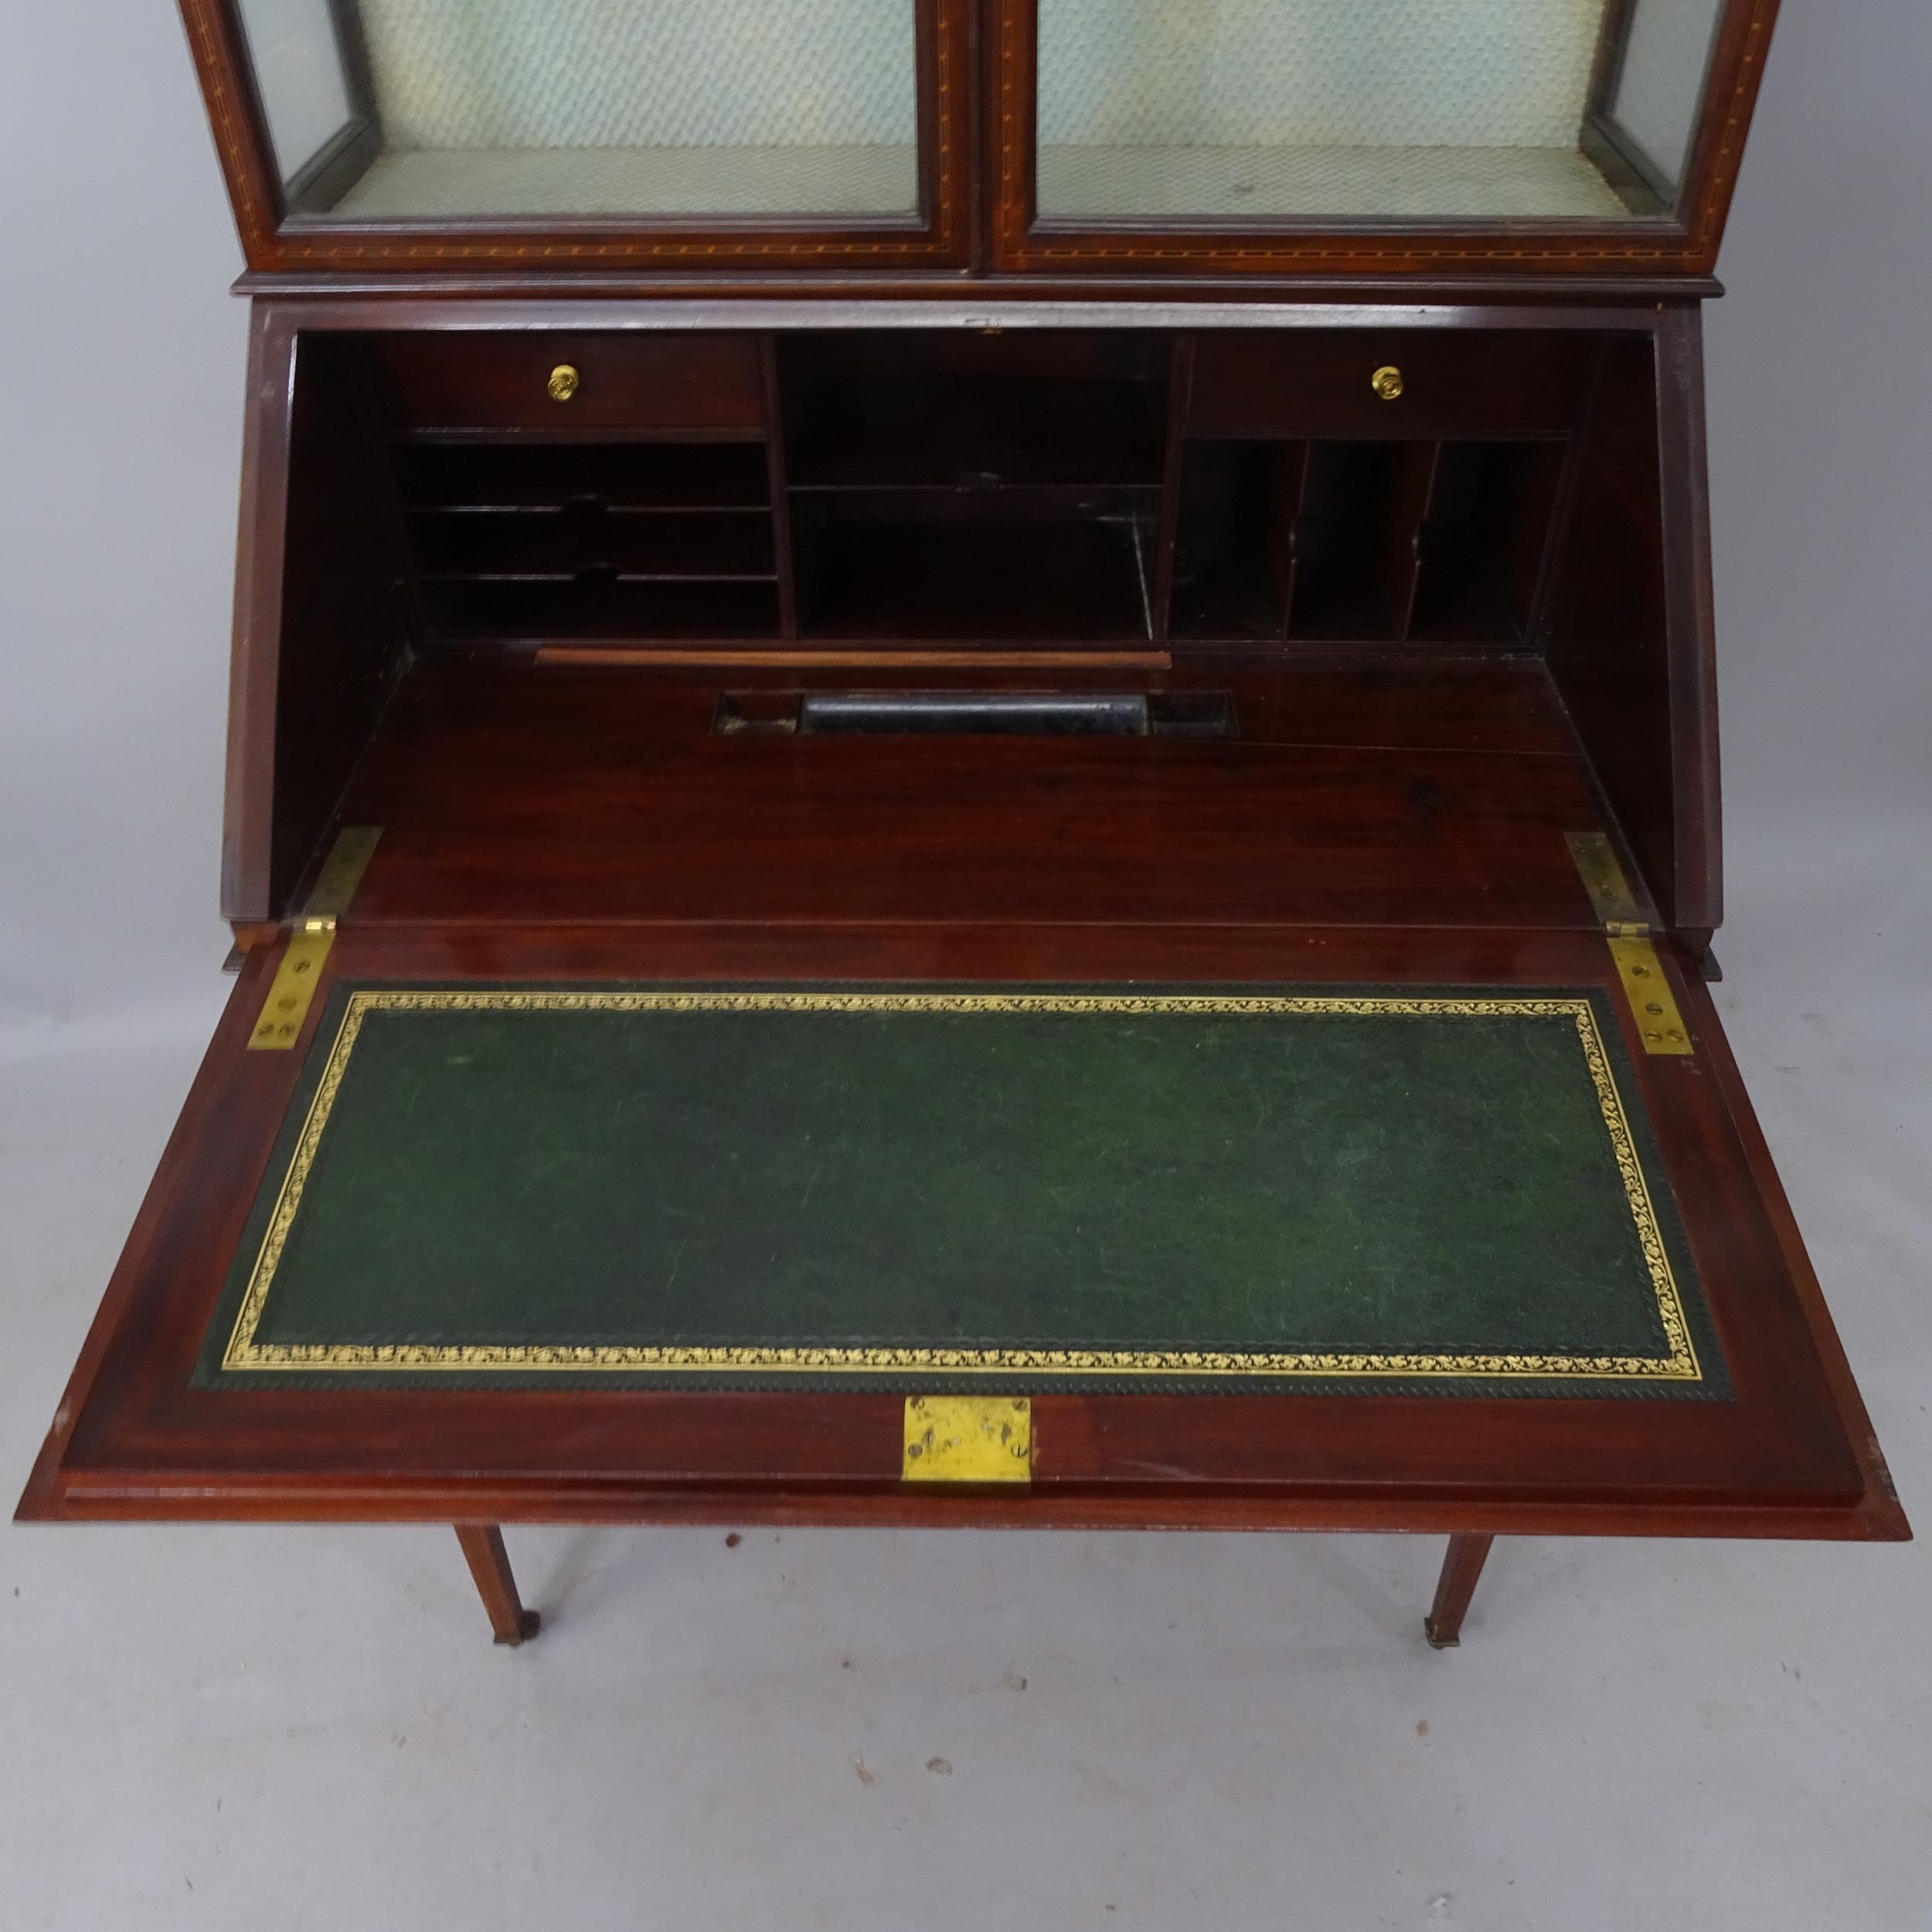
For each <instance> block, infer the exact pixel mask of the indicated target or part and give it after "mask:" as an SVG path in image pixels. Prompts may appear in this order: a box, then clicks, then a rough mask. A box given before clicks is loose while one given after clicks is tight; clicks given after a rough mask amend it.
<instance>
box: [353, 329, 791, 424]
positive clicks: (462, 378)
mask: <svg viewBox="0 0 1932 1932" xmlns="http://www.w3.org/2000/svg"><path fill="white" fill-rule="evenodd" d="M373 354H374V356H375V359H376V367H377V369H378V371H379V376H380V378H381V381H382V384H383V389H385V391H386V394H387V397H388V403H389V411H390V415H391V419H392V420H393V422H394V423H396V426H397V427H400V428H401V429H403V430H556V431H558V432H560V433H563V434H571V433H573V432H576V431H580V430H598V431H604V432H608V431H611V430H638V431H640V432H643V433H647V434H648V433H657V434H672V435H680V434H706V433H710V434H738V435H757V434H759V433H760V431H761V430H763V428H764V413H765V411H764V373H763V371H762V370H761V369H760V366H759V359H758V344H757V338H755V337H752V336H749V335H644V336H638V335H550V334H529V333H523V332H514V333H509V332H502V333H500V332H497V331H495V330H490V331H485V332H474V333H472V332H468V331H458V330H437V331H434V332H431V331H425V332H423V333H421V334H417V335H385V336H383V337H380V338H378V339H377V340H376V343H375V345H374V348H373Z"/></svg>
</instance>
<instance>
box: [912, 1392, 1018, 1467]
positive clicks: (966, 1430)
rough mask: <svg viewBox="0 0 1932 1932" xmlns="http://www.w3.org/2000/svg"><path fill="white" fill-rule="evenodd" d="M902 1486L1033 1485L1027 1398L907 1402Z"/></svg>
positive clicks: (932, 1398) (923, 1398)
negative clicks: (952, 1484) (1005, 1483)
mask: <svg viewBox="0 0 1932 1932" xmlns="http://www.w3.org/2000/svg"><path fill="white" fill-rule="evenodd" d="M900 1479H901V1480H902V1481H906V1482H1031V1481H1032V1479H1033V1405H1032V1401H1031V1400H1029V1398H1028V1397H1027V1396H907V1397H906V1435H905V1451H904V1454H903V1458H902V1460H901V1461H900Z"/></svg>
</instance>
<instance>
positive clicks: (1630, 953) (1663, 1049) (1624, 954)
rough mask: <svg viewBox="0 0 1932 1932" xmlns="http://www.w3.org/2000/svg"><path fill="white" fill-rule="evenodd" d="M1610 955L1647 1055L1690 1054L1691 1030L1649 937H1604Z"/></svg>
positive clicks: (1627, 935)
mask: <svg viewBox="0 0 1932 1932" xmlns="http://www.w3.org/2000/svg"><path fill="white" fill-rule="evenodd" d="M1607 944H1608V945H1609V947H1610V956H1611V958H1612V959H1614V961H1616V962H1617V977H1618V978H1620V979H1621V980H1622V981H1623V982H1624V995H1625V996H1626V997H1627V998H1628V1000H1629V1001H1630V1010H1631V1012H1632V1013H1633V1014H1634V1015H1635V1016H1636V1019H1637V1032H1638V1037H1639V1038H1640V1039H1641V1040H1642V1041H1643V1043H1644V1050H1645V1052H1646V1053H1690V1052H1691V1051H1692V1046H1691V1039H1690V1029H1689V1028H1688V1027H1687V1026H1685V1024H1684V1016H1683V1015H1682V1013H1680V1012H1679V1011H1678V1010H1677V998H1676V995H1675V994H1674V993H1672V991H1671V989H1670V981H1669V979H1668V977H1667V976H1666V975H1665V971H1664V962H1663V961H1662V960H1661V959H1659V958H1658V957H1657V948H1656V947H1655V946H1654V945H1653V944H1651V941H1650V940H1649V938H1648V936H1643V937H1638V936H1635V935H1633V934H1620V933H1612V934H1609V935H1608V936H1607Z"/></svg>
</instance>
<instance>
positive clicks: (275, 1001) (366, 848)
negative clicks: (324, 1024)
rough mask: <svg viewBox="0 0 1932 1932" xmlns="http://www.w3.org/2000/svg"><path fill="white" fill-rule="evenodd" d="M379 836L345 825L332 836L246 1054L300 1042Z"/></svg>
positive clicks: (378, 831)
mask: <svg viewBox="0 0 1932 1932" xmlns="http://www.w3.org/2000/svg"><path fill="white" fill-rule="evenodd" d="M382 835H383V828H382V827H381V826H380V825H345V826H344V827H343V828H342V831H341V832H338V833H337V834H336V836H335V844H334V845H332V846H330V848H329V849H328V857H327V858H326V859H324V860H323V861H322V869H321V871H320V872H318V873H317V874H316V875H315V887H314V889H313V890H311V893H309V895H308V904H307V906H304V908H303V911H302V916H301V918H300V919H299V920H297V921H296V923H295V929H294V931H293V932H291V934H289V936H288V945H287V949H286V950H285V951H284V953H283V954H282V957H281V964H280V965H278V966H277V968H275V977H274V981H272V982H271V983H270V986H269V988H268V997H267V999H265V1000H264V1001H263V1002H262V1010H261V1012H260V1014H259V1015H257V1018H256V1021H255V1026H254V1030H253V1032H251V1033H250V1035H249V1036H248V1047H249V1051H250V1053H287V1052H289V1051H290V1050H291V1049H292V1048H293V1047H294V1044H295V1043H296V1042H297V1041H298V1039H301V1035H302V1023H303V1022H304V1021H305V1020H306V1019H308V1009H310V1007H311V1006H312V1005H315V989H316V988H317V987H318V986H319V985H321V982H322V967H323V964H324V962H325V961H326V960H327V959H328V954H329V949H330V948H331V947H332V946H333V945H334V944H335V922H336V920H338V919H339V918H340V917H342V914H343V913H345V912H347V911H348V910H349V903H350V901H351V900H353V899H354V898H355V889H356V888H357V887H358V886H360V885H361V884H362V874H363V873H364V872H366V871H367V870H368V869H369V860H370V859H372V858H373V857H374V856H375V853H376V840H377V839H379V838H381V837H382Z"/></svg>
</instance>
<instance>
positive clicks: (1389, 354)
mask: <svg viewBox="0 0 1932 1932" xmlns="http://www.w3.org/2000/svg"><path fill="white" fill-rule="evenodd" d="M1590 352H1591V340H1590V338H1587V337H1577V336H1571V335H1558V334H1555V333H1553V332H1548V331H1537V332H1530V331H1527V330H1522V329H1515V330H1498V331H1496V332H1493V333H1489V332H1485V333H1483V334H1480V335H1475V334H1468V333H1451V332H1448V331H1446V330H1445V331H1437V330H1431V329H1389V330H1370V329H1359V330H1358V329H1335V330H1328V329H1307V330H1293V331H1284V332H1281V333H1279V334H1276V333H1274V332H1269V333H1265V334H1255V335H1232V334H1230V335H1202V336H1201V337H1200V338H1199V340H1198V341H1197V342H1196V347H1195V355H1194V382H1193V386H1192V390H1191V392H1190V393H1189V406H1188V429H1189V433H1190V434H1193V435H1196V436H1213V437H1273V438H1283V439H1287V440H1294V441H1298V440H1302V439H1304V438H1309V437H1379V438H1385V439H1386V440H1389V441H1392V442H1393V441H1401V440H1405V439H1406V438H1409V437H1444V436H1448V437H1468V436H1480V437H1489V438H1492V439H1493V438H1494V437H1498V436H1560V435H1562V434H1565V433H1566V432H1567V431H1568V430H1570V429H1571V428H1573V427H1574V426H1575V424H1576V423H1577V419H1578V417H1580V415H1581V413H1582V410H1583V401H1584V397H1585V393H1586V390H1587V386H1588V380H1589V371H1590Z"/></svg>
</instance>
